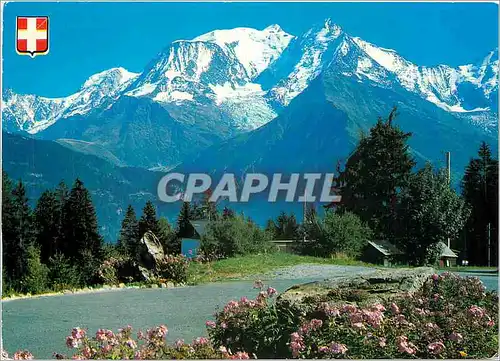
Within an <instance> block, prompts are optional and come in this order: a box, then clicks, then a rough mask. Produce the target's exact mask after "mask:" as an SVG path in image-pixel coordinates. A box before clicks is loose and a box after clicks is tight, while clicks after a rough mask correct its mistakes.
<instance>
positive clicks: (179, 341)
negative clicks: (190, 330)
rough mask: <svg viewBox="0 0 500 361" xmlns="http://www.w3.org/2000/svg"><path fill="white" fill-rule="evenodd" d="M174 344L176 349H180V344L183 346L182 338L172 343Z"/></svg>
mask: <svg viewBox="0 0 500 361" xmlns="http://www.w3.org/2000/svg"><path fill="white" fill-rule="evenodd" d="M174 346H175V348H176V349H180V348H181V347H182V346H184V340H181V339H179V340H176V341H175V343H174Z"/></svg>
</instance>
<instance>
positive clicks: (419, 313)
mask: <svg viewBox="0 0 500 361" xmlns="http://www.w3.org/2000/svg"><path fill="white" fill-rule="evenodd" d="M415 313H416V314H417V315H419V316H425V311H424V310H423V309H421V308H418V307H416V308H415Z"/></svg>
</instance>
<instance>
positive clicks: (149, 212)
mask: <svg viewBox="0 0 500 361" xmlns="http://www.w3.org/2000/svg"><path fill="white" fill-rule="evenodd" d="M148 231H151V232H153V233H154V234H155V236H157V237H158V235H159V234H160V226H159V224H158V219H157V218H156V209H155V206H154V205H153V202H151V201H147V202H146V205H145V206H144V208H143V210H142V216H141V219H140V220H139V238H142V236H144V234H145V233H146V232H148Z"/></svg>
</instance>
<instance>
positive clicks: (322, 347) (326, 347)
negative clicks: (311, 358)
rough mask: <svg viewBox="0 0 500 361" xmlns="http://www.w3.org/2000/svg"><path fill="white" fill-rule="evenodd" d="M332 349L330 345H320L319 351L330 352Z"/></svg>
mask: <svg viewBox="0 0 500 361" xmlns="http://www.w3.org/2000/svg"><path fill="white" fill-rule="evenodd" d="M329 350H330V349H329V348H328V346H320V347H319V352H328V351H329Z"/></svg>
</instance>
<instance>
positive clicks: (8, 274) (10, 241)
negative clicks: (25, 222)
mask: <svg viewBox="0 0 500 361" xmlns="http://www.w3.org/2000/svg"><path fill="white" fill-rule="evenodd" d="M12 188H13V186H12V181H11V180H10V179H9V177H8V175H7V174H6V173H5V172H4V171H3V170H2V246H3V255H2V256H3V270H2V271H3V273H4V275H5V278H4V282H5V283H6V284H8V285H9V287H16V285H15V281H16V280H19V278H18V275H17V273H16V270H17V269H18V266H17V262H18V259H17V258H16V257H17V254H18V253H19V251H20V250H19V248H18V238H17V231H16V219H15V207H14V199H13V195H12ZM21 253H22V252H21ZM16 278H17V279H16ZM4 288H7V287H4Z"/></svg>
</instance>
